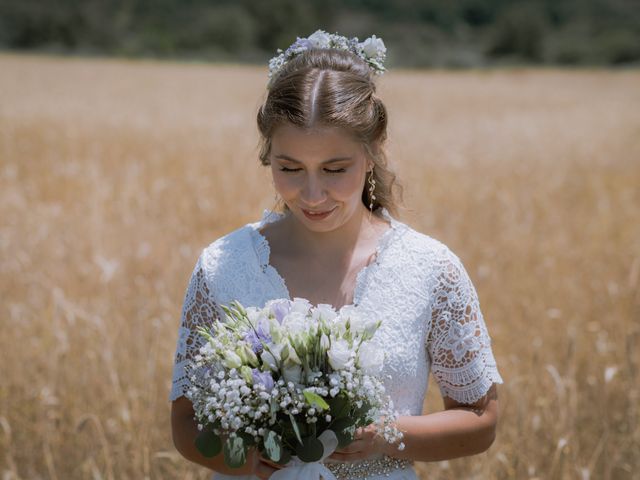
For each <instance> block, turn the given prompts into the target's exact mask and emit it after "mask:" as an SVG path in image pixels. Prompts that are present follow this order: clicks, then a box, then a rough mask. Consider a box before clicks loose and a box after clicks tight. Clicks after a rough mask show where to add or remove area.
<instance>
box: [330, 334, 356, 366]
mask: <svg viewBox="0 0 640 480" xmlns="http://www.w3.org/2000/svg"><path fill="white" fill-rule="evenodd" d="M327 356H328V357H329V364H330V365H331V367H333V369H334V370H342V369H343V368H344V367H345V366H346V364H347V362H348V361H349V358H350V357H351V349H350V348H349V342H347V341H346V340H336V339H332V342H331V348H330V349H329V350H328V351H327Z"/></svg>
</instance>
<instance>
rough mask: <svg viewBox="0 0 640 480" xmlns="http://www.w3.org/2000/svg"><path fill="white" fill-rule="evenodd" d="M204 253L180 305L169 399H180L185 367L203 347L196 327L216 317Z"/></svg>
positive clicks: (185, 385)
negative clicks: (180, 310)
mask: <svg viewBox="0 0 640 480" xmlns="http://www.w3.org/2000/svg"><path fill="white" fill-rule="evenodd" d="M203 257H204V252H203V254H202V255H200V258H198V262H197V263H196V266H195V268H194V269H193V273H192V274H191V279H190V281H189V286H188V287H187V292H186V294H185V298H184V304H183V306H182V318H181V320H180V327H179V328H178V344H177V346H176V354H175V363H174V365H173V383H172V386H171V394H170V395H169V400H171V401H173V400H175V399H177V398H179V397H181V396H183V395H184V394H185V393H186V391H187V388H188V387H189V384H190V382H189V377H188V376H187V374H186V371H185V366H186V365H187V363H188V362H189V361H190V360H191V359H192V356H193V354H194V352H196V351H197V350H198V349H199V348H200V347H201V346H202V344H203V339H202V337H201V336H200V335H199V334H198V332H197V328H198V326H201V325H202V326H205V325H211V323H212V322H213V320H214V319H216V318H218V311H217V309H216V303H215V301H214V300H213V295H212V293H213V292H212V291H211V288H210V287H209V285H208V283H207V278H206V275H205V269H204V261H203Z"/></svg>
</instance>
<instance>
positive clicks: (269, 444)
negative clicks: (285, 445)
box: [264, 430, 282, 462]
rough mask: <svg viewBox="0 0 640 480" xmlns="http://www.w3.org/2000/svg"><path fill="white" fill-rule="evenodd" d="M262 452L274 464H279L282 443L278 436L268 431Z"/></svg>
mask: <svg viewBox="0 0 640 480" xmlns="http://www.w3.org/2000/svg"><path fill="white" fill-rule="evenodd" d="M264 450H265V452H266V453H267V457H269V459H270V460H272V461H274V462H279V461H280V459H281V458H282V443H281V442H280V438H279V437H278V434H277V433H276V432H274V431H273V430H269V432H268V433H267V436H266V437H265V439H264Z"/></svg>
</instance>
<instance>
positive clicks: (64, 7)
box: [0, 0, 640, 67]
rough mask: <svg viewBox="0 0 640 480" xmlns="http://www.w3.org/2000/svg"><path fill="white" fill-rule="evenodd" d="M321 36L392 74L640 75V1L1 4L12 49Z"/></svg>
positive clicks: (262, 53)
mask: <svg viewBox="0 0 640 480" xmlns="http://www.w3.org/2000/svg"><path fill="white" fill-rule="evenodd" d="M317 28H322V29H324V30H327V31H330V32H335V31H337V32H339V33H341V34H344V35H347V36H358V37H359V38H361V39H364V38H366V37H367V36H369V35H371V34H376V35H377V36H379V37H382V38H383V39H384V41H385V43H386V45H387V48H388V64H389V65H391V66H409V67H429V66H438V67H441V66H444V67H476V66H485V65H496V64H551V65H553V64H562V65H567V64H569V65H638V64H640V2H639V1H638V0H394V1H393V2H390V1H388V0H345V1H338V0H322V1H319V0H309V1H303V0H270V1H260V0H216V1H212V0H84V1H82V0H55V1H53V0H0V48H3V49H7V50H34V51H45V52H57V53H71V54H90V55H119V56H134V57H138V56H151V57H163V58H164V57H169V58H187V59H200V60H223V61H246V62H264V61H266V60H267V59H268V58H270V57H271V56H272V55H273V54H274V53H275V50H276V49H277V48H286V47H287V46H288V45H289V44H291V43H292V42H293V41H294V40H295V38H296V36H307V35H309V34H310V33H312V32H313V31H315V30H316V29H317Z"/></svg>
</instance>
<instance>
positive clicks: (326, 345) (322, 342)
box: [320, 333, 331, 351]
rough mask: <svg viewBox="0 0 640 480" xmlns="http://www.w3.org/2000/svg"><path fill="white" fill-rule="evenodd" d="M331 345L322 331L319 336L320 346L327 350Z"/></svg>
mask: <svg viewBox="0 0 640 480" xmlns="http://www.w3.org/2000/svg"><path fill="white" fill-rule="evenodd" d="M330 347H331V342H329V337H327V336H326V335H325V334H324V333H323V334H322V336H321V337H320V348H322V349H323V350H325V351H327V350H329V348H330Z"/></svg>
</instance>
